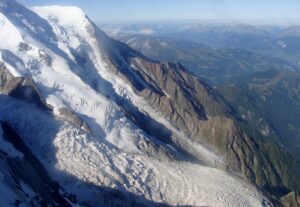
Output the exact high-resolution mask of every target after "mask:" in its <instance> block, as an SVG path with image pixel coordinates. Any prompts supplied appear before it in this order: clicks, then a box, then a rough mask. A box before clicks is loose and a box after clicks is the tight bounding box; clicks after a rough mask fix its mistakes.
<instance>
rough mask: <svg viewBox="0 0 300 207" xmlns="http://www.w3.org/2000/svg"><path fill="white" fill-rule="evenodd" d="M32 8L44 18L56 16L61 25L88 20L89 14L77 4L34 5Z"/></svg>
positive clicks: (70, 24) (71, 24) (77, 23)
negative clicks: (76, 5)
mask: <svg viewBox="0 0 300 207" xmlns="http://www.w3.org/2000/svg"><path fill="white" fill-rule="evenodd" d="M32 10H33V11H34V12H36V13H37V14H39V15H40V16H41V17H43V18H55V20H56V21H58V22H59V24H60V25H63V26H74V25H75V24H76V25H79V24H82V23H83V22H84V21H86V20H87V15H86V14H85V12H84V11H83V10H82V9H80V8H79V7H75V6H57V5H53V6H43V7H33V8H32Z"/></svg>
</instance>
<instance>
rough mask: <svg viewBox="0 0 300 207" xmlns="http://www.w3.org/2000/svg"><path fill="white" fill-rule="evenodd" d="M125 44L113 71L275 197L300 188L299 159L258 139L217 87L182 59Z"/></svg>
mask: <svg viewBox="0 0 300 207" xmlns="http://www.w3.org/2000/svg"><path fill="white" fill-rule="evenodd" d="M115 44H121V43H115ZM121 48H122V50H120V51H119V52H120V54H122V55H125V54H126V53H127V54H130V55H127V56H126V55H125V57H127V58H125V59H124V60H119V59H116V58H118V57H110V58H108V59H109V60H110V62H111V65H110V66H111V71H112V72H114V73H115V74H116V75H118V76H119V77H120V78H122V79H123V80H125V81H126V82H127V83H128V84H130V85H131V86H132V87H133V88H134V90H135V92H136V93H137V94H138V95H140V96H142V97H143V98H144V99H146V100H147V101H148V102H149V103H150V105H151V106H153V107H154V108H155V109H156V110H158V111H159V112H161V113H162V114H163V115H164V116H165V118H166V119H167V120H169V121H170V122H171V123H172V124H173V125H174V126H175V127H176V128H177V129H179V130H181V131H183V132H185V133H186V134H188V135H189V136H190V137H191V138H192V139H193V140H194V141H196V142H199V143H201V144H203V145H205V146H207V147H208V148H210V149H212V150H213V151H215V152H217V153H218V154H220V155H223V156H224V157H225V158H226V163H227V168H228V169H229V170H233V171H235V172H238V173H241V174H242V175H244V176H245V177H246V178H247V179H249V180H250V181H252V182H253V183H255V184H257V185H258V186H260V187H261V188H263V189H265V191H266V192H268V193H270V195H271V197H272V196H274V198H275V199H279V198H280V197H282V196H284V195H286V194H287V193H288V192H290V191H296V192H300V188H299V187H300V183H299V181H300V176H299V174H298V173H296V172H297V169H298V170H299V169H300V164H299V162H297V161H296V160H294V159H293V158H292V157H290V156H289V155H288V154H286V153H285V152H284V150H283V149H281V148H280V147H279V146H277V145H276V144H272V143H269V144H267V143H264V142H258V141H257V140H258V139H256V138H255V137H253V136H254V134H255V133H253V132H250V131H249V128H248V126H247V125H245V123H242V122H241V121H240V120H239V119H238V117H236V116H235V112H234V111H233V109H232V107H231V105H230V104H229V103H228V102H226V101H224V99H222V97H221V96H220V95H219V94H218V92H216V91H215V90H214V89H213V88H211V87H210V86H208V85H207V84H206V83H205V82H204V81H202V80H201V79H200V78H198V77H196V76H194V75H192V74H190V73H189V72H187V70H186V69H185V68H184V67H183V66H181V65H180V64H172V63H158V62H154V61H151V60H148V59H146V58H144V57H143V56H142V55H140V54H138V53H134V52H132V50H131V49H130V48H128V49H127V50H126V48H125V46H124V45H122V47H121ZM125 51H127V52H125ZM121 62H122V70H120V69H119V68H120V65H119V64H120V63H121ZM124 62H125V63H124ZM126 64H127V65H126ZM141 85H142V86H143V87H140V86H141Z"/></svg>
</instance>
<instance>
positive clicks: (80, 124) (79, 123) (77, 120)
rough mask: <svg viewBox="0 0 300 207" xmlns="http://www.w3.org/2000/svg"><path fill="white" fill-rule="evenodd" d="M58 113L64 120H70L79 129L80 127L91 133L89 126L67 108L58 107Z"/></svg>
mask: <svg viewBox="0 0 300 207" xmlns="http://www.w3.org/2000/svg"><path fill="white" fill-rule="evenodd" d="M59 113H60V115H61V116H62V117H63V118H64V119H65V120H66V121H68V122H70V123H71V124H73V125H74V126H76V127H78V128H79V129H82V130H83V131H85V132H86V133H91V129H90V127H89V126H88V125H87V124H86V123H85V122H84V121H83V120H82V119H81V118H80V117H79V116H78V115H77V114H76V113H74V112H73V111H71V110H69V109H67V108H61V109H59Z"/></svg>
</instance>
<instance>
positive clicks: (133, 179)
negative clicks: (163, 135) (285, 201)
mask: <svg viewBox="0 0 300 207" xmlns="http://www.w3.org/2000/svg"><path fill="white" fill-rule="evenodd" d="M0 2H7V1H0ZM8 5H9V4H8ZM14 6H15V7H14V8H11V10H12V11H10V10H8V9H1V10H0V12H1V13H0V15H1V16H0V31H8V29H9V31H11V33H12V34H7V33H2V32H1V33H0V37H3V38H4V39H8V40H9V41H7V42H6V43H0V48H1V51H0V52H1V61H2V62H4V64H5V65H6V67H7V68H8V69H9V71H10V72H11V73H12V74H13V75H15V76H16V75H22V76H32V78H33V80H34V81H35V83H36V84H37V86H38V88H39V90H40V91H41V93H42V95H43V96H44V97H45V99H46V102H47V104H49V105H51V106H52V107H53V112H54V114H55V116H56V117H53V116H52V115H51V114H49V112H43V111H41V110H39V109H36V107H35V106H34V104H28V103H25V102H23V101H20V100H16V99H13V98H8V97H4V96H2V95H0V100H1V102H0V103H1V104H0V120H4V121H7V122H9V123H10V124H11V125H12V126H14V127H15V128H16V130H17V131H18V133H20V134H22V135H23V136H22V137H24V139H25V140H24V141H25V143H26V144H27V145H28V147H29V148H30V149H31V150H32V151H33V153H34V154H35V156H36V157H38V158H39V159H40V160H41V162H42V163H43V164H44V165H45V166H48V170H49V172H50V174H51V176H53V178H55V179H56V180H58V181H59V182H60V184H61V185H62V186H63V187H64V188H66V189H67V190H68V191H69V192H70V193H74V194H75V195H77V196H78V198H79V199H80V200H81V201H86V202H87V203H91V204H92V205H93V206H98V204H99V203H101V199H103V196H102V197H101V195H102V191H99V189H98V187H107V188H109V189H118V190H121V191H122V192H124V193H125V192H128V193H132V194H133V195H136V196H140V197H144V198H145V200H150V201H155V202H162V203H166V204H170V205H195V206H241V207H242V206H262V201H263V200H264V199H265V198H264V196H263V195H262V194H261V193H260V192H258V191H257V190H256V189H255V188H254V187H253V186H251V185H250V184H248V183H247V182H245V181H243V180H241V179H238V178H236V177H233V176H232V175H229V174H227V173H226V172H224V171H222V170H218V169H215V168H212V167H208V166H203V165H199V164H192V163H188V162H184V161H178V159H177V157H179V155H180V152H178V151H177V150H176V148H175V149H174V148H173V146H170V145H169V144H168V143H164V142H163V141H162V140H160V138H159V137H154V136H150V135H149V134H147V133H146V132H145V131H144V130H142V129H140V128H139V127H138V126H137V125H136V124H135V123H134V121H133V120H132V119H130V118H129V116H128V114H127V112H126V111H124V109H123V108H122V106H121V105H120V103H119V102H118V100H119V99H120V98H121V99H122V98H126V99H127V100H129V101H131V102H132V103H133V105H134V106H135V107H137V108H138V109H139V110H140V111H143V112H144V113H147V114H148V115H149V116H150V117H152V118H153V119H155V120H158V122H159V123H161V124H162V125H163V126H164V127H165V128H166V129H168V130H170V132H171V133H173V134H176V136H178V137H180V138H181V139H182V140H183V141H184V140H185V139H186V143H188V144H189V146H190V147H191V148H192V147H194V150H196V151H198V153H199V154H200V155H201V156H202V157H203V161H205V163H213V162H214V161H216V160H220V159H221V158H220V157H219V156H217V155H215V154H214V153H212V152H210V151H209V150H206V149H205V148H204V147H202V146H201V145H198V146H197V144H195V143H190V142H189V141H188V140H187V138H186V137H185V135H183V134H181V133H180V132H178V131H177V130H176V129H175V127H173V126H172V125H171V124H170V123H169V122H168V121H167V120H166V119H164V118H162V116H161V115H160V113H159V112H157V111H155V110H154V109H152V108H151V106H149V104H148V103H147V102H146V101H145V100H144V99H143V98H141V97H139V96H138V95H136V94H135V92H134V90H132V88H131V87H130V86H129V85H128V84H127V83H126V82H125V81H123V80H122V79H120V78H119V77H118V76H116V75H114V74H113V73H111V71H110V68H109V63H108V62H107V56H106V55H105V53H106V52H108V51H106V50H109V52H116V51H114V48H113V45H112V46H111V48H107V45H109V43H110V42H111V40H110V39H109V37H107V36H106V35H105V34H102V33H101V32H100V30H99V31H98V29H97V28H96V27H95V25H94V24H93V23H92V22H91V21H90V20H89V19H88V18H87V17H86V15H85V14H84V13H83V12H82V10H80V9H78V8H75V7H58V6H49V7H36V8H33V9H32V10H33V11H34V12H32V11H31V10H28V9H26V8H25V7H24V8H23V7H22V6H21V5H19V4H17V3H15V4H14ZM17 7H19V8H22V9H17ZM3 8H4V7H3ZM14 10H15V11H14ZM15 12H22V13H21V14H20V13H15ZM12 14H14V15H12ZM27 17H30V18H28V19H27ZM3 22H4V23H3ZM49 28H51V32H49V34H48V30H49ZM39 31H40V33H39ZM99 32H100V33H99ZM46 33H47V35H46V36H45V37H43V35H45V34H46ZM9 35H12V36H11V37H12V38H8V36H9ZM115 55H120V54H118V53H117V52H116V54H115ZM120 59H122V57H120ZM11 60H18V62H19V64H18V65H14V64H13V62H16V61H11ZM62 108H67V109H69V110H70V111H73V112H75V113H76V115H78V116H79V117H80V118H81V119H82V120H84V122H86V123H87V125H88V126H89V128H90V129H91V131H92V132H91V133H87V132H85V131H83V130H81V129H79V128H77V127H75V126H74V125H72V124H70V123H68V122H65V121H63V120H64V117H63V115H62V114H61V109H62ZM82 192H84V193H82ZM97 195H99V196H97Z"/></svg>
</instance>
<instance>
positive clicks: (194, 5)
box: [18, 0, 300, 23]
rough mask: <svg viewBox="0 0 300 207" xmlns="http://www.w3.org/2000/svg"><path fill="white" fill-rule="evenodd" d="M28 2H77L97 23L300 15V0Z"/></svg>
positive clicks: (27, 0)
mask: <svg viewBox="0 0 300 207" xmlns="http://www.w3.org/2000/svg"><path fill="white" fill-rule="evenodd" d="M18 1H19V2H21V3H23V4H25V5H27V6H37V5H51V4H56V5H75V6H79V7H81V8H82V9H84V11H85V12H86V13H87V14H88V15H89V17H90V18H91V19H92V20H94V21H95V22H97V23H101V22H115V21H138V20H139V21H145V20H179V19H181V20H188V19H200V20H201V19H202V20H229V21H243V20H262V19H263V20H280V19H284V20H289V19H300V0H18Z"/></svg>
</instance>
